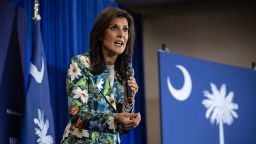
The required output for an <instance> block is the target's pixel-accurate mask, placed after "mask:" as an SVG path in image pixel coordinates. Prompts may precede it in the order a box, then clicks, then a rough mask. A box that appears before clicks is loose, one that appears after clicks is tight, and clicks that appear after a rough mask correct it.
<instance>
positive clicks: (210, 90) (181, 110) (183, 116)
mask: <svg viewBox="0 0 256 144" xmlns="http://www.w3.org/2000/svg"><path fill="white" fill-rule="evenodd" d="M159 66H160V73H159V77H160V94H161V100H160V102H161V133H162V143H163V144H171V143H174V144H190V143H191V144H224V143H225V144H255V143H256V137H255V133H256V123H255V121H256V112H255V109H256V105H255V101H256V97H255V95H256V89H255V86H256V73H255V71H253V70H250V69H245V68H239V67H234V66H229V65H224V64H219V63H214V62H209V61H205V60H200V59H195V58H190V57H186V56H182V55H177V54H174V53H168V52H160V53H159Z"/></svg>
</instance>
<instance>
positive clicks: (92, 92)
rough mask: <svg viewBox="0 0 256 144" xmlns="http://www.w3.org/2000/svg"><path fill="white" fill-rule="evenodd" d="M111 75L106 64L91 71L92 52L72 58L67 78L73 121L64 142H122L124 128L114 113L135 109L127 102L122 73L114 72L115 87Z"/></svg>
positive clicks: (110, 143) (68, 126) (67, 143)
mask: <svg viewBox="0 0 256 144" xmlns="http://www.w3.org/2000/svg"><path fill="white" fill-rule="evenodd" d="M108 77H109V71H108V69H107V68H105V69H104V71H103V73H101V74H98V75H94V74H92V72H91V70H90V55H89V53H85V54H83V55H78V56H76V57H74V58H72V59H71V64H70V66H69V70H68V74H67V79H66V88H67V93H68V101H69V116H70V121H69V123H68V124H67V126H66V129H65V132H64V134H63V139H62V142H61V143H63V144H71V143H76V144H79V143H81V144H82V143H83V144H94V143H97V144H117V143H120V137H119V134H122V132H123V131H122V130H121V129H119V128H118V127H119V126H118V125H116V124H115V123H114V117H113V113H117V112H133V107H132V108H126V107H125V106H124V96H123V95H124V90H123V80H122V79H121V78H120V76H119V75H117V74H116V75H115V79H114V84H113V88H111V87H110V82H109V80H108ZM120 106H121V107H120Z"/></svg>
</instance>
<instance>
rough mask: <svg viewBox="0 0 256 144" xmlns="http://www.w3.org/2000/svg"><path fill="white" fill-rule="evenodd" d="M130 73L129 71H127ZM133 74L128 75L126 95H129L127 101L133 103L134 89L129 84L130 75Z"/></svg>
mask: <svg viewBox="0 0 256 144" xmlns="http://www.w3.org/2000/svg"><path fill="white" fill-rule="evenodd" d="M127 73H128V71H127ZM131 76H132V75H131V74H127V75H126V95H127V102H128V103H132V102H133V96H132V90H131V87H130V86H129V85H128V80H129V77H131Z"/></svg>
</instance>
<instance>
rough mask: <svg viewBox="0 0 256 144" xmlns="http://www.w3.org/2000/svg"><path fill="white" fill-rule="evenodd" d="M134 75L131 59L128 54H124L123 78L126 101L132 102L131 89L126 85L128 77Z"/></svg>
mask: <svg viewBox="0 0 256 144" xmlns="http://www.w3.org/2000/svg"><path fill="white" fill-rule="evenodd" d="M133 75H134V71H133V68H132V59H131V57H129V56H127V55H126V56H125V80H126V86H125V87H126V95H127V102H128V103H132V102H133V96H132V90H131V87H130V86H129V85H128V80H129V78H130V77H132V76H133Z"/></svg>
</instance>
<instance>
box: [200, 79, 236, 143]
mask: <svg viewBox="0 0 256 144" xmlns="http://www.w3.org/2000/svg"><path fill="white" fill-rule="evenodd" d="M210 86H211V90H212V93H210V92H209V91H207V90H204V91H203V94H204V96H205V97H207V99H205V100H203V101H202V103H203V105H204V106H205V108H207V111H206V113H205V117H206V118H209V119H210V121H211V123H212V124H214V122H215V123H216V124H217V125H219V141H220V144H224V128H223V124H228V125H231V124H232V123H233V121H234V118H238V114H237V113H236V112H235V110H237V109H238V104H235V103H233V102H232V101H233V97H234V92H233V91H230V92H229V93H227V90H226V84H222V85H221V87H220V90H218V88H217V86H216V85H215V84H213V83H210Z"/></svg>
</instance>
